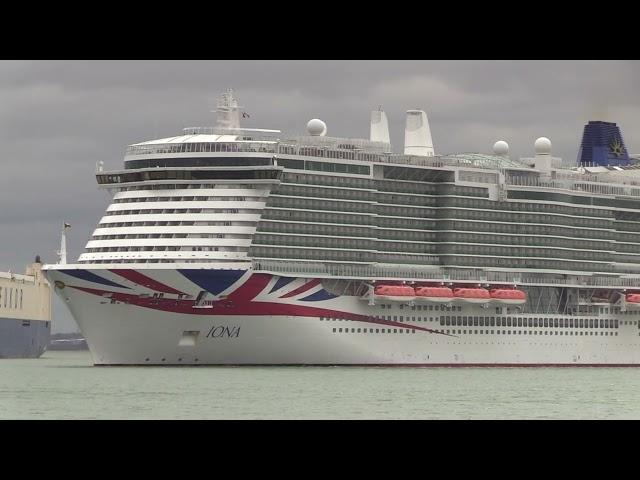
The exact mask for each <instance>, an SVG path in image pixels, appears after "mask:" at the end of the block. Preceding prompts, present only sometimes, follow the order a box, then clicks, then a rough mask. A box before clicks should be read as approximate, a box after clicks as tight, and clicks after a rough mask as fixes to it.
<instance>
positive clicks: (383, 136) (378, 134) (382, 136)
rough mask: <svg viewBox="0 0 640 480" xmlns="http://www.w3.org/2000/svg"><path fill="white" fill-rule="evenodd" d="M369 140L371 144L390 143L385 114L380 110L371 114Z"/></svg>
mask: <svg viewBox="0 0 640 480" xmlns="http://www.w3.org/2000/svg"><path fill="white" fill-rule="evenodd" d="M369 139H370V140H371V141H372V142H384V143H391V141H390V140H389V122H388V121H387V114H386V113H384V111H382V110H381V109H378V110H373V111H372V112H371V134H370V136H369Z"/></svg>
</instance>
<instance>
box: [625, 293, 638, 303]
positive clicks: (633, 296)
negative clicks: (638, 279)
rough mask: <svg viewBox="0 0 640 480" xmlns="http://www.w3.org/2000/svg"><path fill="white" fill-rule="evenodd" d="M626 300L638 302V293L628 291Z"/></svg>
mask: <svg viewBox="0 0 640 480" xmlns="http://www.w3.org/2000/svg"><path fill="white" fill-rule="evenodd" d="M626 300H627V303H640V293H629V294H627V297H626Z"/></svg>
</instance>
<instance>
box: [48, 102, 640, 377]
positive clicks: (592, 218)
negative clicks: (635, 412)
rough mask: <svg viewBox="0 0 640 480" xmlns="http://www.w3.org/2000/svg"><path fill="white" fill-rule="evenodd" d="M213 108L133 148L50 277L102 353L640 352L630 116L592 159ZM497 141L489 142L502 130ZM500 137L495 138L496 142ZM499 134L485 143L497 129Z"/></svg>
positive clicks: (637, 355) (471, 355)
mask: <svg viewBox="0 0 640 480" xmlns="http://www.w3.org/2000/svg"><path fill="white" fill-rule="evenodd" d="M245 116H246V115H245V114H244V113H243V111H242V108H241V107H240V106H239V105H238V102H237V100H236V99H235V98H234V96H233V92H232V91H227V92H226V93H224V94H223V95H221V97H220V98H219V101H218V107H217V126H216V127H193V128H185V129H184V130H183V131H182V134H180V135H178V136H174V137H169V138H161V139H155V140H151V141H145V142H142V143H136V144H133V145H130V146H128V148H127V150H126V153H125V156H124V166H123V168H121V169H118V170H114V171H106V170H104V166H103V163H101V162H100V163H99V165H98V167H97V171H96V177H97V182H98V184H99V186H100V187H101V188H103V189H105V190H107V191H108V192H110V193H111V194H112V196H113V201H112V202H111V204H110V205H109V206H108V208H107V210H106V213H105V214H104V216H103V217H102V218H101V219H100V221H99V223H98V224H97V228H96V229H95V231H94V232H93V236H92V237H91V238H90V240H89V241H88V243H87V245H86V248H85V251H84V253H82V254H81V255H80V257H79V258H78V260H77V261H76V262H75V263H66V261H64V260H61V262H60V263H59V264H55V265H47V266H45V268H44V271H45V274H46V275H47V277H48V279H49V280H50V282H51V284H52V285H54V290H55V292H56V294H57V295H59V296H60V298H61V299H62V300H63V302H64V304H65V305H66V306H67V307H68V308H69V310H70V312H71V314H72V315H73V317H74V318H75V320H76V321H77V323H78V325H79V327H80V329H81V331H82V334H83V336H84V337H85V338H86V340H87V343H88V346H89V349H90V351H91V354H92V357H93V361H94V364H96V365H381V366H384V365H390V366H401V365H404V366H460V367H462V366H635V365H640V328H639V327H640V324H639V319H640V316H639V315H640V170H639V169H638V167H637V166H635V165H633V164H632V163H631V161H630V158H629V155H628V153H627V151H626V147H625V146H624V142H623V140H622V135H621V133H620V129H619V127H618V126H617V125H616V124H613V123H607V122H589V124H588V125H586V126H585V129H584V136H583V141H582V144H581V146H580V152H579V158H578V160H577V161H572V162H563V161H562V159H560V158H557V157H554V156H553V155H552V145H551V141H550V140H549V139H548V138H545V137H541V138H539V139H537V140H536V141H535V143H534V144H533V156H532V157H530V158H520V159H514V158H512V157H510V155H509V145H508V144H507V143H506V142H505V141H498V142H496V143H495V144H494V145H493V151H492V152H491V153H459V154H447V155H443V154H436V151H435V148H434V145H433V141H432V136H431V131H430V127H429V121H428V118H427V114H426V113H425V112H424V111H422V110H409V111H407V112H406V126H405V135H404V140H405V144H404V149H403V152H402V153H393V152H392V150H391V145H390V140H389V138H390V137H389V126H388V120H387V116H386V114H385V112H384V111H382V110H381V109H378V110H375V111H373V112H372V113H371V122H370V126H369V127H370V136H369V138H364V139H360V138H342V137H334V136H330V135H329V134H328V130H327V125H326V124H325V123H324V122H323V121H321V120H319V119H312V120H311V121H309V122H308V124H307V132H306V134H304V135H286V134H283V133H282V132H281V131H279V130H266V129H249V128H243V127H242V126H241V122H240V120H241V118H244V117H245ZM493 140H495V139H493ZM488 145H490V143H489V144H488ZM488 150H491V148H490V147H489V148H488Z"/></svg>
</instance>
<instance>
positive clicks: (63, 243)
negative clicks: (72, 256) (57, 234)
mask: <svg viewBox="0 0 640 480" xmlns="http://www.w3.org/2000/svg"><path fill="white" fill-rule="evenodd" d="M67 228H71V225H70V224H68V223H67V222H64V224H63V227H62V237H61V238H60V250H59V251H58V252H56V253H57V254H58V264H59V265H66V264H67Z"/></svg>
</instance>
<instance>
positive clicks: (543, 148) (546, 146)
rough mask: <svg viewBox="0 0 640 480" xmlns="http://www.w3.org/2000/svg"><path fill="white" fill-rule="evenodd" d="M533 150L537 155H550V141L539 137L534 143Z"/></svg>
mask: <svg viewBox="0 0 640 480" xmlns="http://www.w3.org/2000/svg"><path fill="white" fill-rule="evenodd" d="M533 148H535V151H536V153H537V154H539V155H549V154H550V153H551V140H549V139H548V138H547V137H540V138H539V139H537V140H536V143H534V145H533Z"/></svg>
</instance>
